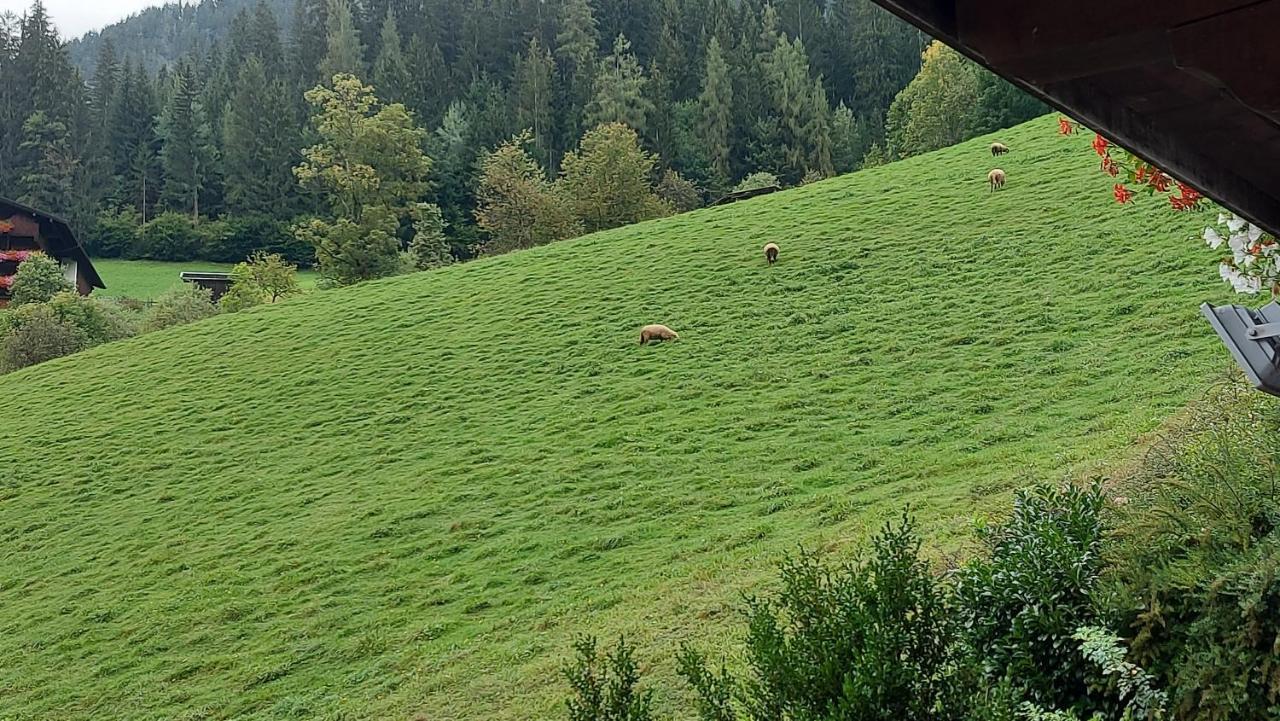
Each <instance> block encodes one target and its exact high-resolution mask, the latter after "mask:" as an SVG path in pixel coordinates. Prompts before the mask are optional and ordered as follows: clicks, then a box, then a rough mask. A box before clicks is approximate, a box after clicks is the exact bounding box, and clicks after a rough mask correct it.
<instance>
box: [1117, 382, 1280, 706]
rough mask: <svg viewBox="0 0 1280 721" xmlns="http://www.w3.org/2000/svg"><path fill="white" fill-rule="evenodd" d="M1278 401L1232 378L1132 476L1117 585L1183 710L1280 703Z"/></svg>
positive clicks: (1146, 653) (1140, 657) (1127, 619)
mask: <svg viewBox="0 0 1280 721" xmlns="http://www.w3.org/2000/svg"><path fill="white" fill-rule="evenodd" d="M1278 428H1280V408H1278V407H1277V406H1276V403H1275V400H1274V399H1271V398H1269V397H1266V396H1262V395H1260V394H1258V393H1256V392H1255V391H1253V390H1252V389H1250V388H1248V387H1247V386H1246V385H1244V384H1243V383H1240V384H1238V385H1236V384H1233V385H1228V386H1222V387H1219V388H1217V389H1216V390H1215V392H1214V394H1213V395H1212V396H1211V397H1210V398H1209V399H1208V400H1207V401H1206V402H1204V403H1202V404H1199V405H1198V406H1196V407H1195V408H1193V410H1192V414H1191V418H1190V419H1189V421H1188V423H1187V427H1186V429H1185V430H1180V431H1176V432H1172V433H1170V434H1168V435H1167V436H1166V437H1165V438H1164V439H1163V440H1162V441H1161V442H1160V443H1159V444H1157V446H1156V447H1155V448H1154V449H1153V451H1152V452H1151V453H1150V454H1149V455H1148V458H1147V461H1146V463H1144V464H1143V466H1142V468H1141V469H1140V470H1139V472H1138V473H1137V474H1136V475H1135V477H1134V478H1133V479H1132V485H1133V486H1134V490H1135V491H1136V492H1138V493H1139V494H1141V495H1139V496H1137V497H1136V498H1135V499H1134V501H1133V502H1132V503H1130V504H1129V505H1128V506H1126V507H1125V508H1124V509H1123V510H1122V511H1121V518H1120V519H1119V520H1118V521H1117V523H1116V528H1117V536H1118V538H1117V543H1116V548H1115V551H1114V554H1113V557H1114V558H1113V561H1114V564H1113V567H1112V568H1111V569H1110V571H1109V572H1108V574H1107V587H1108V589H1109V590H1110V591H1111V592H1113V593H1114V594H1115V608H1116V609H1117V610H1118V612H1119V613H1120V614H1121V615H1122V617H1121V623H1122V626H1120V627H1122V628H1131V629H1132V630H1133V641H1132V652H1133V659H1134V661H1135V662H1136V663H1138V664H1139V665H1141V666H1143V667H1145V668H1146V669H1148V670H1149V671H1150V672H1151V673H1153V674H1155V676H1156V677H1157V679H1158V680H1159V684H1160V685H1161V686H1163V687H1164V688H1165V689H1166V690H1167V691H1168V692H1169V700H1170V705H1171V711H1172V713H1173V716H1174V717H1175V718H1179V719H1191V720H1195V721H1200V720H1204V721H1211V720H1212V721H1217V720H1219V719H1245V718H1275V717H1276V714H1277V713H1278V712H1280V703H1277V701H1276V699H1277V698H1278V697H1280V641H1278V640H1277V639H1280V530H1277V529H1280V484H1278V482H1277V478H1278V476H1280V435H1278V434H1277V432H1276V431H1277V429H1278Z"/></svg>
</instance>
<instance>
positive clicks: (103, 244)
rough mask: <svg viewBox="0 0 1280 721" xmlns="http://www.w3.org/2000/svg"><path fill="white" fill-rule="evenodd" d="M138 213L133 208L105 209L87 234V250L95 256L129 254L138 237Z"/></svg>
mask: <svg viewBox="0 0 1280 721" xmlns="http://www.w3.org/2000/svg"><path fill="white" fill-rule="evenodd" d="M138 225H139V221H138V214H137V212H136V211H134V210H133V209H127V210H120V211H110V210H107V211H103V212H102V213H100V214H99V215H98V217H97V218H96V219H95V220H94V223H93V227H92V228H90V231H89V232H88V233H86V234H85V236H84V239H83V245H84V249H85V252H87V253H88V254H89V255H90V256H92V257H94V258H119V257H121V256H125V255H128V254H129V253H130V250H131V249H132V248H133V245H134V243H135V242H137V239H138Z"/></svg>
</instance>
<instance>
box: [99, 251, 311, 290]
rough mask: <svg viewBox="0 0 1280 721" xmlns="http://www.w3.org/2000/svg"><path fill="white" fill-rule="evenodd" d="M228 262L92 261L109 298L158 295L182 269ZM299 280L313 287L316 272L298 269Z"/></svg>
mask: <svg viewBox="0 0 1280 721" xmlns="http://www.w3.org/2000/svg"><path fill="white" fill-rule="evenodd" d="M231 265H232V264H231V263H207V262H205V261H203V260H196V261H191V262H190V263H166V262H163V261H158V260H119V259H117V258H99V259H97V260H94V261H93V267H94V268H96V269H97V271H98V275H101V276H102V281H103V282H104V283H106V285H107V288H106V290H101V291H97V292H98V294H100V295H104V296H107V297H111V298H137V299H139V300H148V299H153V298H157V297H159V296H161V295H163V294H164V292H165V291H167V290H169V289H170V288H172V287H173V286H175V285H177V284H178V283H180V282H182V281H180V280H179V279H178V274H179V273H181V272H182V271H205V272H213V273H225V272H228V271H230V270H231ZM298 284H299V285H301V286H302V287H303V288H307V289H309V288H314V287H315V284H316V274H315V273H314V272H313V271H310V270H303V271H299V272H298Z"/></svg>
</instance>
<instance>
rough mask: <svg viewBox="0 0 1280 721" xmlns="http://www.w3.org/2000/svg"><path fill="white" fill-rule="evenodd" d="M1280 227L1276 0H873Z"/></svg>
mask: <svg viewBox="0 0 1280 721" xmlns="http://www.w3.org/2000/svg"><path fill="white" fill-rule="evenodd" d="M874 1H875V2H876V3H877V4H879V5H881V6H882V7H884V8H886V9H887V10H889V11H890V12H893V13H894V14H895V15H898V16H899V17H901V18H903V19H904V20H906V21H908V22H910V23H912V24H913V25H916V26H917V27H919V28H921V29H922V30H924V31H925V32H927V33H929V34H930V35H932V36H934V37H936V38H938V39H940V40H942V41H943V42H945V43H947V44H948V45H951V46H952V47H954V48H956V49H957V50H959V51H960V52H962V53H964V54H965V55H968V56H969V57H970V58H972V59H973V60H975V61H977V62H979V63H981V64H982V65H985V66H986V67H988V68H990V69H991V70H992V71H994V72H996V73H998V74H1000V75H1002V76H1004V77H1005V78H1007V79H1009V80H1010V81H1012V82H1014V83H1016V84H1017V85H1019V86H1020V87H1022V88H1023V89H1025V90H1027V91H1028V92H1031V93H1032V94H1034V95H1037V96H1039V97H1040V98H1042V99H1044V100H1045V101H1046V102H1047V103H1049V104H1050V105H1053V106H1054V107H1056V108H1058V109H1060V110H1061V111H1063V112H1064V113H1066V114H1068V115H1070V116H1071V117H1073V118H1075V119H1077V120H1079V121H1081V122H1083V123H1084V124H1085V125H1088V126H1089V127H1091V128H1093V129H1094V130H1097V131H1098V132H1100V133H1102V134H1103V135H1104V136H1106V137H1108V138H1109V139H1110V140H1112V141H1113V142H1116V143H1118V144H1119V145H1122V146H1124V147H1126V148H1128V149H1129V150H1131V151H1133V152H1135V153H1137V154H1138V155H1141V156H1142V157H1144V158H1146V159H1147V160H1149V161H1150V162H1152V163H1155V164H1156V165H1158V166H1160V167H1161V168H1163V169H1165V170H1166V171H1168V172H1169V173H1171V174H1173V175H1174V176H1175V177H1177V178H1179V179H1181V180H1183V181H1185V182H1187V183H1189V184H1191V185H1193V186H1195V187H1196V188H1197V189H1199V190H1200V191H1201V192H1202V193H1204V194H1205V195H1207V196H1209V197H1211V198H1213V199H1214V200H1216V201H1218V202H1219V203H1221V204H1222V205H1225V206H1226V207H1228V208H1230V209H1232V210H1234V211H1235V212H1237V213H1240V214H1241V215H1243V216H1246V217H1248V218H1250V219H1251V220H1253V221H1255V222H1257V223H1258V224H1260V225H1262V226H1263V227H1265V228H1266V229H1267V230H1269V231H1271V232H1272V233H1280V41H1278V40H1277V38H1280V0H1261V1H1258V0H1254V1H1252V2H1250V1H1247V0H1160V1H1159V2H1155V1H1153V0H1108V1H1103V0H1075V1H1074V2H1045V1H1044V0H874Z"/></svg>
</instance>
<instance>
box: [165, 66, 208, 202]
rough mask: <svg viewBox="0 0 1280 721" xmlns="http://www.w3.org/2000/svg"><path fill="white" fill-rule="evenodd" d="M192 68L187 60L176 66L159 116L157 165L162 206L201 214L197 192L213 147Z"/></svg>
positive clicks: (200, 190)
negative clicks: (160, 178) (160, 183)
mask: <svg viewBox="0 0 1280 721" xmlns="http://www.w3.org/2000/svg"><path fill="white" fill-rule="evenodd" d="M198 92H199V88H197V87H196V78H195V72H194V70H193V69H192V67H191V65H190V64H189V63H183V64H182V65H180V66H178V69H177V72H176V73H175V74H174V77H173V88H172V90H171V92H170V95H169V101H168V103H167V104H166V105H165V109H164V113H163V114H162V115H161V118H160V138H161V141H162V145H161V150H160V167H161V173H162V179H163V183H164V184H163V188H162V190H161V193H160V205H161V206H163V207H164V208H165V209H168V210H174V211H179V212H187V213H190V214H191V216H192V217H193V218H195V217H198V216H199V215H200V196H201V193H202V192H203V191H204V190H205V176H206V174H207V173H208V172H209V171H210V168H211V166H212V162H213V158H212V154H213V153H212V148H210V147H208V145H207V142H208V131H207V129H206V128H205V127H204V125H205V120H204V117H203V113H202V112H201V110H200V105H199V101H198V100H197V97H198Z"/></svg>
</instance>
